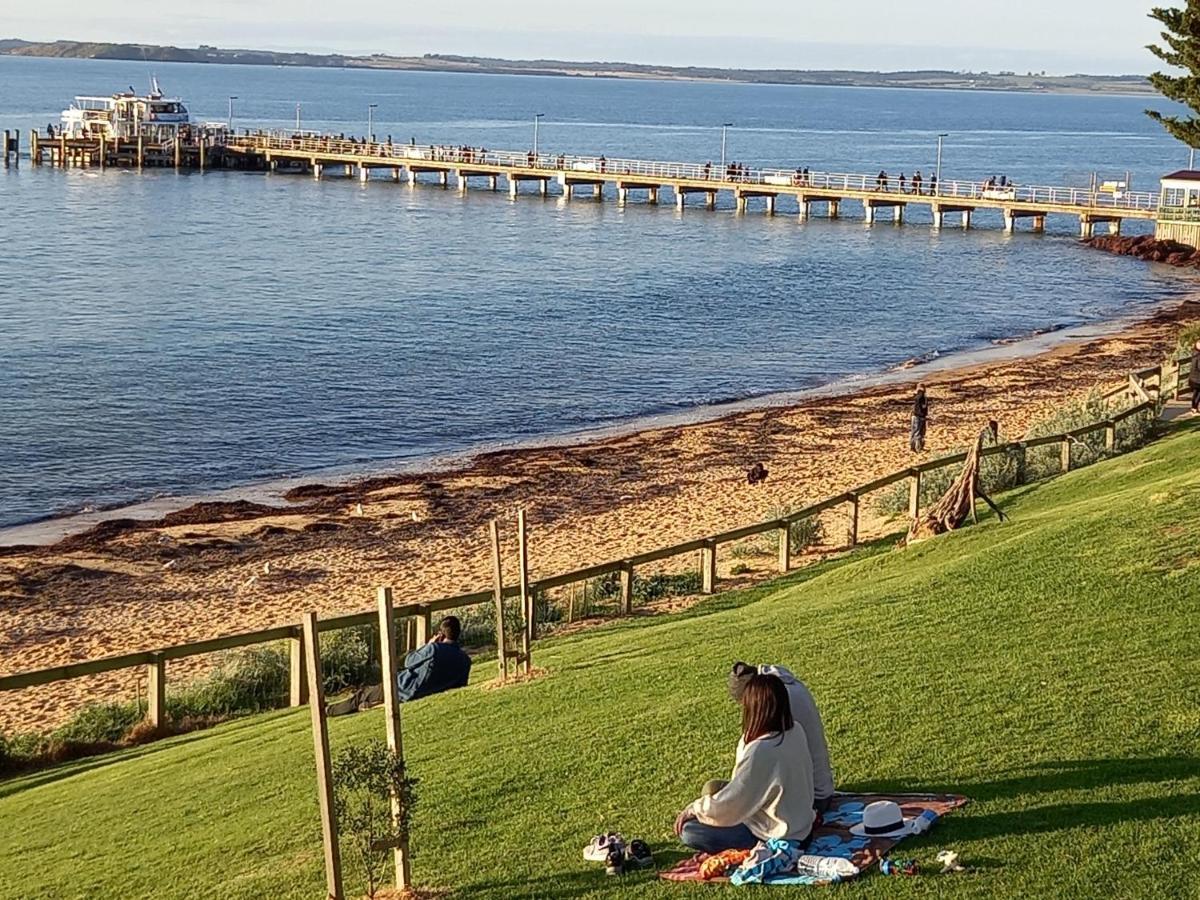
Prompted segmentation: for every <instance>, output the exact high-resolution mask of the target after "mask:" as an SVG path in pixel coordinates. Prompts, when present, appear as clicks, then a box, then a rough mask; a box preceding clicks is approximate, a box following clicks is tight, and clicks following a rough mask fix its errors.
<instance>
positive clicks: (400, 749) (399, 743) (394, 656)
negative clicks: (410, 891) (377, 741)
mask: <svg viewBox="0 0 1200 900" xmlns="http://www.w3.org/2000/svg"><path fill="white" fill-rule="evenodd" d="M426 612H428V611H426ZM395 621H396V619H395V611H394V608H393V606H392V589H391V588H386V587H381V588H380V589H379V665H380V672H381V673H382V675H383V711H384V715H383V722H384V726H385V727H386V728H387V743H388V748H389V749H390V750H391V751H392V752H393V753H395V754H396V756H398V757H399V758H400V759H404V739H403V732H402V731H401V728H400V698H399V697H398V696H397V693H396V674H397V672H398V670H399V658H398V656H399V654H398V653H397V652H396V631H395ZM418 621H419V619H418ZM400 813H401V810H400V798H399V797H397V796H396V795H395V794H392V824H393V825H396V824H398V823H399V821H400ZM392 857H393V862H394V863H395V864H396V888H397V889H398V890H401V891H403V890H406V889H407V888H408V886H409V884H410V883H411V880H412V873H411V868H410V865H411V864H410V861H409V853H408V844H407V842H404V843H401V844H400V845H399V846H397V847H395V848H393V850H392Z"/></svg>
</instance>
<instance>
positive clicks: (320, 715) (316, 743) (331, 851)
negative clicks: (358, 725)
mask: <svg viewBox="0 0 1200 900" xmlns="http://www.w3.org/2000/svg"><path fill="white" fill-rule="evenodd" d="M303 628H304V646H305V647H306V648H307V649H308V655H307V656H306V658H305V664H306V666H305V668H306V669H307V672H308V697H309V704H308V706H309V709H310V710H311V711H312V736H313V752H314V755H315V756H316V761H317V802H318V804H319V805H320V808H321V840H322V843H324V845H325V893H326V895H327V897H329V898H330V900H344V898H345V893H344V892H343V890H342V853H341V849H340V848H339V847H338V827H337V818H336V814H335V812H334V808H333V763H332V761H331V760H330V758H329V725H328V723H327V722H326V721H325V687H324V679H323V676H322V674H321V644H320V638H319V637H318V634H317V614H316V613H308V614H307V615H305V617H304V624H303ZM385 696H386V694H385Z"/></svg>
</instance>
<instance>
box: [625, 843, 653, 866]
mask: <svg viewBox="0 0 1200 900" xmlns="http://www.w3.org/2000/svg"><path fill="white" fill-rule="evenodd" d="M625 862H626V864H627V865H628V866H629V867H631V868H634V869H649V868H651V867H652V866H653V865H654V854H653V853H651V852H650V847H649V845H648V844H647V843H646V842H645V841H636V840H635V841H630V843H629V850H628V851H627V852H626V854H625Z"/></svg>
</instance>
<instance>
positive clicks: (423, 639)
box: [414, 606, 433, 649]
mask: <svg viewBox="0 0 1200 900" xmlns="http://www.w3.org/2000/svg"><path fill="white" fill-rule="evenodd" d="M414 623H415V625H416V628H417V639H416V640H415V641H414V644H415V645H416V647H424V646H425V645H426V644H428V643H429V637H430V633H431V632H432V631H433V616H432V614H431V613H430V612H429V607H428V606H420V607H417V615H416V617H415V618H414ZM414 649H415V648H414Z"/></svg>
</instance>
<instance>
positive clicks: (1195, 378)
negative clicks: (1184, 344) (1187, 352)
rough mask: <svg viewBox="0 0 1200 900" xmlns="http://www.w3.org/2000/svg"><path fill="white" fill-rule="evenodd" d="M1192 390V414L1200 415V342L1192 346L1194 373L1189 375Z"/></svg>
mask: <svg viewBox="0 0 1200 900" xmlns="http://www.w3.org/2000/svg"><path fill="white" fill-rule="evenodd" d="M1188 384H1189V385H1191V388H1192V412H1194V413H1200V340H1198V341H1196V343H1195V344H1193V345H1192V371H1191V372H1189V373H1188Z"/></svg>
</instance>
